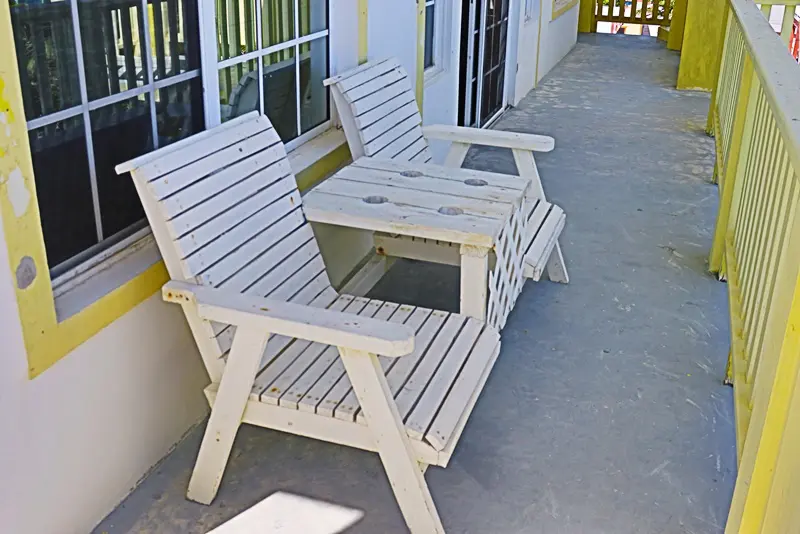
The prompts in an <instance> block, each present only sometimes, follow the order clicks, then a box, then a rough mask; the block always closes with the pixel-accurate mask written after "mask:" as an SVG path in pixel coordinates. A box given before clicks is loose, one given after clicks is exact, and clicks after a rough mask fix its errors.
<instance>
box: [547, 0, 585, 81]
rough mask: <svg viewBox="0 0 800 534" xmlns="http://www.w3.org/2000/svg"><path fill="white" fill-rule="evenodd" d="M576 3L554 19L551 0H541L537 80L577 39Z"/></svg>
mask: <svg viewBox="0 0 800 534" xmlns="http://www.w3.org/2000/svg"><path fill="white" fill-rule="evenodd" d="M579 7H580V5H579V4H576V5H575V6H574V7H573V8H572V9H570V10H569V11H567V12H566V13H563V14H562V15H561V16H560V17H558V18H557V19H556V20H550V19H551V18H552V16H553V2H552V0H542V38H541V40H540V41H539V80H541V79H542V78H544V77H545V76H546V75H547V73H548V72H550V71H551V70H552V69H553V67H555V66H556V65H557V64H558V62H559V61H561V60H562V59H563V58H564V56H566V55H567V54H568V53H569V51H570V50H572V47H574V46H575V43H576V42H577V41H578V9H579Z"/></svg>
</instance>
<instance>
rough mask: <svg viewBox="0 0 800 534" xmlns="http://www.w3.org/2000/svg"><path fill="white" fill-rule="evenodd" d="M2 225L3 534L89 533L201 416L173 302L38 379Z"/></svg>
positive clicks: (200, 382)
mask: <svg viewBox="0 0 800 534" xmlns="http://www.w3.org/2000/svg"><path fill="white" fill-rule="evenodd" d="M8 265H9V264H8V257H7V251H6V244H5V240H4V237H3V235H2V229H1V228H0V332H1V333H2V341H1V343H2V349H1V350H2V352H0V429H2V430H0V473H2V475H0V479H1V480H2V483H0V531H2V532H8V533H13V534H50V533H53V534H71V533H86V532H88V531H89V530H90V529H91V528H92V527H93V526H94V525H95V524H96V523H97V522H99V521H100V520H101V519H102V518H103V517H104V516H105V515H106V514H107V513H109V512H110V511H111V510H112V509H113V508H114V507H115V506H116V505H117V504H118V503H119V502H120V501H121V500H122V499H123V498H124V497H125V496H126V495H127V493H128V492H129V490H130V489H131V488H132V487H133V486H134V485H135V484H136V482H137V481H138V480H139V479H140V478H141V477H142V476H143V475H144V474H145V473H146V472H147V471H148V470H149V469H150V467H152V466H153V465H155V464H156V463H157V462H158V461H159V460H160V459H161V458H162V457H163V456H164V455H165V454H166V453H167V452H168V451H169V449H170V447H172V445H174V444H175V443H176V442H177V441H178V440H179V439H180V438H181V436H182V435H183V434H184V433H185V432H186V431H187V430H188V429H189V428H191V426H192V425H193V424H194V423H196V422H198V421H199V420H200V419H202V417H203V416H204V415H205V413H206V409H207V405H206V403H205V400H204V398H203V395H202V388H203V387H204V386H205V385H206V384H207V382H208V379H207V375H206V373H205V369H204V368H203V365H202V363H201V360H200V356H199V355H198V354H197V351H196V349H195V346H194V343H193V341H192V339H191V336H190V334H189V331H188V328H187V327H186V323H185V321H184V319H183V314H182V313H181V310H180V308H179V307H178V306H172V305H167V304H165V303H163V302H161V300H160V298H159V296H158V295H154V296H153V297H151V298H150V299H148V300H146V301H145V302H143V303H142V304H140V305H139V306H137V307H136V308H135V309H133V310H132V311H130V312H129V313H128V314H126V315H125V316H123V317H121V318H120V319H119V320H118V321H116V322H114V323H113V324H111V325H109V326H108V327H107V328H105V329H104V330H102V331H101V332H99V333H98V334H97V335H96V336H94V337H93V338H92V339H90V340H89V341H87V342H86V343H84V344H83V345H81V346H80V347H78V348H77V349H76V350H74V351H73V352H72V353H71V354H69V355H67V356H66V357H65V358H63V359H62V360H60V361H59V362H58V363H57V364H55V365H54V366H53V367H51V368H50V369H48V370H47V371H45V372H44V373H43V374H42V375H40V376H39V377H37V378H36V379H34V380H28V377H27V362H26V355H25V349H24V345H23V339H22V330H21V327H20V324H19V318H18V313H17V305H16V298H15V295H14V289H13V286H12V279H11V272H10V269H9V266H8Z"/></svg>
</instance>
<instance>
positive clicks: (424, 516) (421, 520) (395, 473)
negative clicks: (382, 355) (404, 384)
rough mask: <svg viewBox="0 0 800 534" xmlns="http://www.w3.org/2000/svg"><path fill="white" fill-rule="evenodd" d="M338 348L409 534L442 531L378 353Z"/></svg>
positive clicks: (442, 532) (442, 533)
mask: <svg viewBox="0 0 800 534" xmlns="http://www.w3.org/2000/svg"><path fill="white" fill-rule="evenodd" d="M339 352H340V354H341V356H342V362H343V363H344V367H345V369H346V370H347V376H348V377H349V378H350V382H351V383H352V384H353V391H354V392H355V394H356V397H357V398H358V402H359V403H360V404H361V409H362V410H363V411H364V417H365V418H366V420H367V425H368V426H369V429H370V431H371V432H372V435H373V436H374V437H375V446H376V448H377V449H378V454H379V455H380V457H381V462H383V467H384V469H385V470H386V475H387V476H388V477H389V482H390V483H391V485H392V490H393V491H394V494H395V497H396V498H397V504H398V505H399V506H400V511H401V512H402V513H403V517H404V518H405V520H406V524H407V525H408V528H409V530H410V531H411V533H412V534H444V527H442V522H441V520H440V519H439V514H438V513H437V512H436V506H435V505H434V503H433V498H432V497H431V494H430V491H428V485H427V483H426V482H425V477H424V476H423V471H422V468H421V467H422V466H421V465H420V464H419V462H418V461H417V457H416V455H415V454H414V450H413V449H412V448H411V444H410V443H409V440H408V435H407V434H406V428H405V425H404V424H403V420H402V419H401V417H400V413H399V412H398V411H397V405H396V404H395V403H394V398H393V396H392V392H391V390H390V389H389V385H388V384H387V383H386V376H385V375H384V374H383V368H382V367H381V364H380V362H379V361H378V357H377V356H376V355H374V354H370V353H368V352H361V351H355V350H350V349H346V348H343V347H340V348H339Z"/></svg>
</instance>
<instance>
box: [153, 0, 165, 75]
mask: <svg viewBox="0 0 800 534" xmlns="http://www.w3.org/2000/svg"><path fill="white" fill-rule="evenodd" d="M150 1H151V2H152V9H153V36H154V37H155V43H154V46H155V50H156V73H157V79H159V80H163V79H164V78H166V77H167V58H166V51H165V46H164V11H163V6H162V4H161V0H150Z"/></svg>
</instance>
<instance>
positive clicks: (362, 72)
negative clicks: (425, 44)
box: [334, 58, 399, 93]
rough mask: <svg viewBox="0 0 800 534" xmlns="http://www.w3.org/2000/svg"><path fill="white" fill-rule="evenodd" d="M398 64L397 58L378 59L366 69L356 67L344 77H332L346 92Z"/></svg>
mask: <svg viewBox="0 0 800 534" xmlns="http://www.w3.org/2000/svg"><path fill="white" fill-rule="evenodd" d="M398 66H399V64H398V63H397V59H395V58H389V59H387V60H384V61H378V62H376V63H374V64H373V65H370V67H369V68H366V69H358V70H357V71H356V72H352V73H351V74H349V75H343V76H346V77H339V78H338V79H337V78H334V81H335V83H337V84H339V86H340V87H341V88H342V91H343V92H345V93H346V92H348V91H350V90H352V89H355V88H356V87H358V86H360V85H363V84H365V83H367V82H368V81H370V80H372V79H374V78H376V77H377V76H380V75H381V74H384V73H386V72H389V71H390V70H393V69H395V68H397V67H398Z"/></svg>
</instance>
